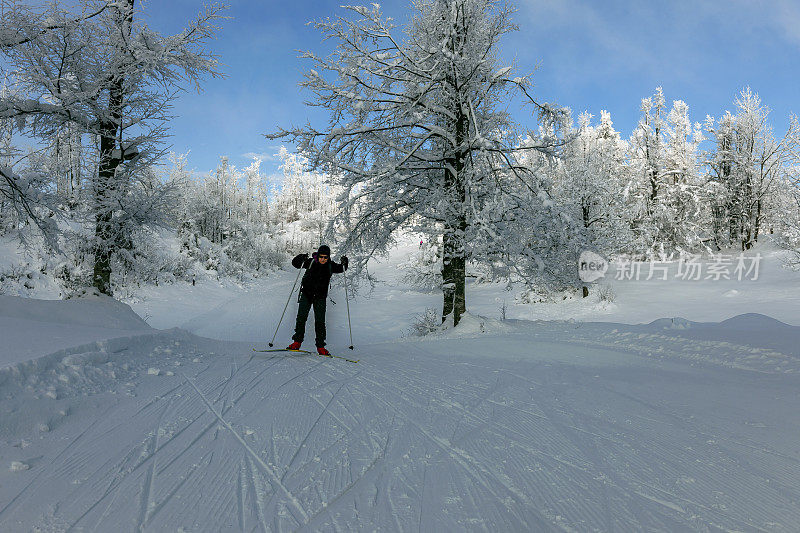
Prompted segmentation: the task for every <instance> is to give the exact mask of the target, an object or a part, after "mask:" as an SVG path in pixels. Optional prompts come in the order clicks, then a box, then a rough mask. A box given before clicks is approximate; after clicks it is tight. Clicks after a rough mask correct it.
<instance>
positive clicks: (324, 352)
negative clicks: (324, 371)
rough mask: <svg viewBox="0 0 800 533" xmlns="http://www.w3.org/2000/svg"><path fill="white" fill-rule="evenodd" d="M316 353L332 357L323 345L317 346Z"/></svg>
mask: <svg viewBox="0 0 800 533" xmlns="http://www.w3.org/2000/svg"><path fill="white" fill-rule="evenodd" d="M317 353H318V354H320V355H327V356H328V357H332V356H331V353H330V352H329V351H328V350H326V349H325V347H324V346H317Z"/></svg>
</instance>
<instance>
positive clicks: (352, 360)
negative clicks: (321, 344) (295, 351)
mask: <svg viewBox="0 0 800 533" xmlns="http://www.w3.org/2000/svg"><path fill="white" fill-rule="evenodd" d="M317 355H319V354H317ZM322 357H335V358H336V359H344V360H345V361H348V362H350V363H358V362H359V361H360V360H361V359H348V358H347V357H342V356H341V355H333V354H331V355H329V356H328V355H323V356H322Z"/></svg>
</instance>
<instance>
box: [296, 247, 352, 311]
mask: <svg viewBox="0 0 800 533" xmlns="http://www.w3.org/2000/svg"><path fill="white" fill-rule="evenodd" d="M292 266H293V267H295V268H305V269H306V273H305V274H303V282H302V283H301V284H300V292H302V293H303V294H305V295H306V296H308V298H309V299H310V300H314V299H316V298H326V297H327V296H328V285H330V282H331V275H333V274H341V273H342V272H344V267H343V266H342V265H341V264H339V263H336V262H335V261H334V260H333V259H328V263H327V264H325V265H322V264H321V263H319V261H317V260H316V259H315V258H312V257H309V258H308V259H306V260H305V261H303V255H302V254H300V255H297V256H295V258H294V259H292Z"/></svg>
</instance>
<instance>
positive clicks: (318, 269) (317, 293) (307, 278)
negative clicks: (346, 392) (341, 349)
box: [286, 244, 348, 355]
mask: <svg viewBox="0 0 800 533" xmlns="http://www.w3.org/2000/svg"><path fill="white" fill-rule="evenodd" d="M292 266H293V267H295V268H305V269H306V273H305V274H304V275H303V281H302V283H301V284H300V296H299V298H298V302H299V303H300V305H299V306H298V308H297V322H296V324H295V328H294V335H293V336H292V340H294V342H293V343H292V344H290V345H289V346H287V347H286V349H287V350H299V349H300V345H301V344H302V343H303V337H304V336H305V332H306V320H307V319H308V313H309V311H310V310H311V307H312V306H313V307H314V331H315V333H316V336H317V338H316V339H315V340H316V344H317V353H318V354H320V355H330V352H328V350H326V349H325V306H326V301H327V299H328V285H329V284H330V281H331V275H333V274H341V273H342V272H344V271H345V270H347V266H348V260H347V257H346V256H344V255H343V256H342V258H341V263H336V262H334V261H333V260H332V259H331V249H330V248H329V247H328V246H326V245H324V244H323V245H322V246H320V247H319V249H318V250H317V251H316V252H315V253H314V254H313V255H312V257H308V254H299V255H297V256H295V258H294V259H292Z"/></svg>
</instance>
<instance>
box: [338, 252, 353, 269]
mask: <svg viewBox="0 0 800 533" xmlns="http://www.w3.org/2000/svg"><path fill="white" fill-rule="evenodd" d="M339 262H340V263H341V264H342V267H344V269H345V270H347V266H348V265H349V264H350V261H349V260H348V259H347V256H346V255H343V256H342V258H341V260H339Z"/></svg>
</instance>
